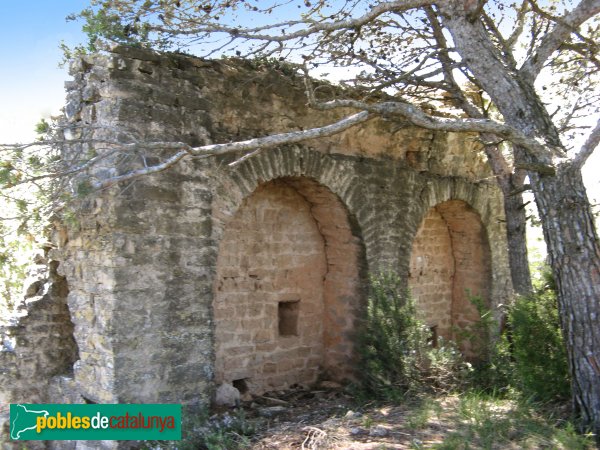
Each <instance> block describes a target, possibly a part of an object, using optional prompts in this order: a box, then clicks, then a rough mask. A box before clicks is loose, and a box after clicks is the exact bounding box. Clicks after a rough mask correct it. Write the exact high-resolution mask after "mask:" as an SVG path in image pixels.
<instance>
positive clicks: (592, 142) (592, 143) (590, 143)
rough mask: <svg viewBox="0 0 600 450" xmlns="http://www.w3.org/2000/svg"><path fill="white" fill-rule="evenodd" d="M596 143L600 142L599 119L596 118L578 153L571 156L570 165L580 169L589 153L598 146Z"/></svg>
mask: <svg viewBox="0 0 600 450" xmlns="http://www.w3.org/2000/svg"><path fill="white" fill-rule="evenodd" d="M598 144H600V119H598V121H597V122H596V126H595V127H594V130H593V131H592V132H591V133H590V135H589V136H588V138H587V140H586V141H585V144H583V146H582V147H581V149H580V150H579V153H577V155H575V158H573V162H572V165H573V166H574V167H577V168H579V169H581V168H582V167H583V165H584V164H585V162H586V161H587V159H588V158H589V157H590V155H591V154H592V153H594V150H595V149H596V147H598Z"/></svg>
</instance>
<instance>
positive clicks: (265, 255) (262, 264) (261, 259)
mask: <svg viewBox="0 0 600 450" xmlns="http://www.w3.org/2000/svg"><path fill="white" fill-rule="evenodd" d="M362 253H363V250H362V243H361V241H360V238H359V237H358V236H356V228H355V227H352V226H351V221H350V220H349V215H348V212H347V210H346V208H345V206H344V205H343V204H342V202H341V201H340V199H339V198H338V197H337V196H336V195H335V194H333V193H332V192H331V191H330V190H329V189H328V188H326V187H325V186H323V185H321V184H318V183H317V182H315V181H313V180H311V179H309V178H306V177H281V178H277V179H275V180H272V181H269V182H264V183H260V184H259V185H258V186H257V187H256V189H255V190H254V191H253V192H252V193H251V194H250V195H248V196H246V197H245V198H244V200H243V201H242V202H241V204H240V205H239V207H238V208H237V210H236V211H235V213H234V214H233V215H232V217H230V219H229V220H227V221H226V223H225V224H224V228H223V231H222V235H221V240H220V245H219V253H218V257H217V269H216V277H215V288H214V298H213V315H214V323H215V382H216V383H217V384H221V383H223V382H228V383H233V384H234V385H236V386H238V387H239V388H240V389H241V390H248V391H249V392H251V393H252V394H261V393H264V392H267V391H270V390H276V389H284V388H287V387H289V386H291V385H293V384H296V383H299V384H311V383H313V382H315V381H316V380H317V378H318V377H319V376H325V377H328V378H330V379H334V380H343V379H344V378H350V377H351V372H352V369H351V367H352V360H353V345H352V335H353V330H354V327H355V320H356V317H357V311H358V310H359V308H360V305H361V301H360V299H361V285H362V284H361V282H360V278H361V269H360V267H361V263H360V261H361V260H362V258H363V256H362Z"/></svg>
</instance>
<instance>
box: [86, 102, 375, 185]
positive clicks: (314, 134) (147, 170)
mask: <svg viewBox="0 0 600 450" xmlns="http://www.w3.org/2000/svg"><path fill="white" fill-rule="evenodd" d="M371 118H372V116H371V114H369V113H368V112H367V111H361V112H359V113H356V114H353V115H351V116H347V117H344V118H343V119H341V120H339V121H337V122H334V123H332V124H330V125H326V126H324V127H319V128H312V129H310V130H305V131H292V132H289V133H281V134H274V135H271V136H264V137H260V138H254V139H248V140H246V141H239V142H229V143H224V144H209V145H203V146H201V147H191V146H189V145H187V144H183V143H177V145H179V146H180V148H181V149H180V150H179V151H178V152H177V153H175V154H174V155H173V156H171V157H169V158H168V159H167V160H166V161H164V162H162V163H160V164H156V165H153V166H148V167H144V168H140V169H137V170H133V171H131V172H128V173H125V174H123V175H120V176H117V177H111V178H107V179H104V180H100V181H96V182H93V183H91V185H92V187H93V188H94V189H104V188H107V187H109V186H112V185H114V184H117V183H120V182H122V181H129V180H133V179H134V178H139V177H141V176H144V175H150V174H153V173H157V172H161V171H163V170H165V169H168V168H169V167H172V166H174V165H175V164H177V163H178V162H179V161H181V160H182V159H183V158H185V157H187V156H193V157H209V156H215V155H224V154H227V153H235V152H240V151H253V150H255V149H267V148H272V147H277V146H279V145H285V144H295V143H297V142H301V141H305V140H307V139H314V138H319V137H326V136H332V135H334V134H337V133H340V132H342V131H344V130H346V129H348V128H350V127H353V126H354V125H357V124H359V123H362V122H366V121H367V120H369V119H371ZM143 146H144V147H153V148H165V147H167V146H168V147H171V148H173V146H174V144H173V143H172V142H171V143H169V142H152V143H149V144H144V145H143Z"/></svg>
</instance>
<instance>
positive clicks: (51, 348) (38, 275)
mask: <svg viewBox="0 0 600 450" xmlns="http://www.w3.org/2000/svg"><path fill="white" fill-rule="evenodd" d="M57 267H58V262H57V261H48V260H47V259H46V258H45V256H43V255H38V256H36V258H35V264H33V265H32V267H31V269H30V271H29V276H28V278H27V280H26V283H25V286H26V289H25V296H24V299H23V302H22V303H21V305H19V309H18V315H17V316H16V317H14V318H12V322H11V323H9V324H5V325H3V326H0V339H1V340H0V344H1V345H0V408H1V410H0V436H2V437H5V436H8V425H9V424H8V416H9V408H8V406H9V404H10V403H25V402H27V403H48V402H50V401H51V396H50V391H51V388H52V385H53V383H54V380H55V379H56V378H59V377H60V376H63V375H66V376H69V375H72V371H73V364H74V363H75V361H77V359H79V355H78V351H77V344H76V343H75V340H74V339H73V323H72V322H71V317H70V313H69V308H68V307H67V294H68V286H67V283H66V280H65V279H64V277H61V276H60V275H58V273H57ZM0 442H2V439H0ZM38 444H39V443H38ZM34 447H35V443H34V444H32V445H30V446H29V447H28V448H34ZM38 447H39V445H38Z"/></svg>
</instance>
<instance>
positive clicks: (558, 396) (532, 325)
mask: <svg viewBox="0 0 600 450" xmlns="http://www.w3.org/2000/svg"><path fill="white" fill-rule="evenodd" d="M509 323H510V327H511V339H512V346H511V350H512V351H511V354H512V358H513V360H514V362H513V368H514V377H513V383H514V384H515V386H516V387H517V388H518V389H519V390H521V391H522V392H523V393H524V394H525V395H527V396H532V397H534V398H536V399H538V400H542V401H547V400H566V399H568V398H569V396H570V381H569V369H568V363H567V356H566V351H565V345H564V342H563V337H562V332H561V329H560V322H559V315H558V305H557V297H556V286H555V284H554V280H553V279H552V277H551V275H550V272H549V271H546V272H545V276H544V277H543V282H542V283H541V284H540V285H538V286H537V287H536V290H535V292H534V293H533V294H532V295H531V296H528V297H520V298H518V299H517V300H516V302H515V304H514V305H513V306H512V307H511V308H510V310H509Z"/></svg>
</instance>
